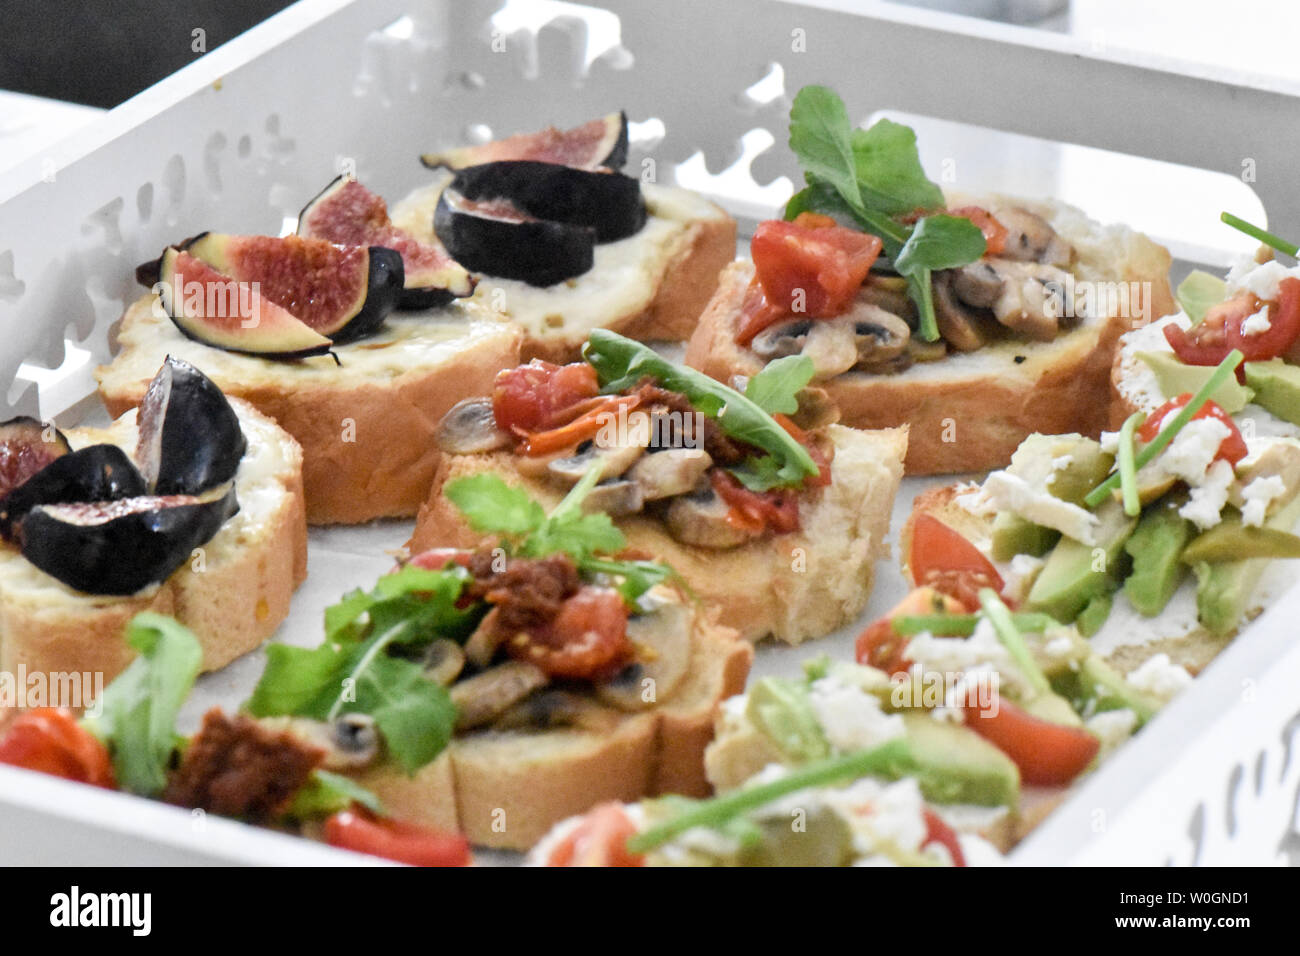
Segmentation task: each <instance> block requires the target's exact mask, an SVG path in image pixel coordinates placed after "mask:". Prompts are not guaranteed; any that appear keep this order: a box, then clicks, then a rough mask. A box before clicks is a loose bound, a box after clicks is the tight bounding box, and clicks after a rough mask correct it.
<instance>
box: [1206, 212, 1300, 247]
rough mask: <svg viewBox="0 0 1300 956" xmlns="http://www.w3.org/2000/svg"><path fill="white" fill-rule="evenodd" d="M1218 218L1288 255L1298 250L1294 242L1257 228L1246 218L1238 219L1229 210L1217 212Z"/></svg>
mask: <svg viewBox="0 0 1300 956" xmlns="http://www.w3.org/2000/svg"><path fill="white" fill-rule="evenodd" d="M1219 219H1220V221H1222V222H1225V223H1227V224H1228V225H1229V226H1231V227H1232V228H1233V229H1236V230H1238V231H1239V232H1244V233H1245V234H1246V235H1248V236H1250V237H1251V238H1252V239H1258V240H1259V241H1260V242H1262V243H1264V245H1266V246H1271V247H1272V248H1274V249H1276V250H1277V251H1278V252H1283V253H1286V254H1287V255H1288V256H1292V257H1294V256H1295V255H1296V253H1297V252H1300V246H1297V245H1296V244H1295V243H1294V242H1287V241H1286V240H1285V239H1282V238H1280V237H1278V236H1275V235H1273V233H1271V232H1267V231H1266V230H1263V229H1261V228H1259V226H1252V225H1251V224H1250V223H1248V222H1246V220H1244V219H1239V218H1238V217H1236V216H1234V215H1233V214H1232V213H1230V212H1223V213H1219Z"/></svg>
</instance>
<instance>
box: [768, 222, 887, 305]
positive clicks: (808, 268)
mask: <svg viewBox="0 0 1300 956" xmlns="http://www.w3.org/2000/svg"><path fill="white" fill-rule="evenodd" d="M880 249H881V242H880V239H879V238H878V237H877V236H872V235H869V234H867V233H865V232H858V231H857V230H855V229H846V228H845V227H844V226H838V225H831V226H826V225H821V224H818V225H815V226H813V227H812V228H809V227H808V226H805V225H800V224H799V223H797V222H783V221H781V220H779V219H770V220H768V221H766V222H763V223H760V224H759V227H758V229H757V230H755V232H754V238H753V240H752V241H751V242H750V254H751V255H752V256H753V259H754V271H755V274H756V275H757V276H758V281H759V284H760V285H761V286H762V287H763V296H764V298H766V299H767V301H768V302H769V303H771V304H772V305H775V306H778V307H780V308H782V309H784V310H785V312H786V314H790V313H794V314H798V315H807V316H808V317H809V318H814V319H817V318H827V317H829V316H834V315H839V314H840V313H842V312H844V311H845V310H846V309H848V307H849V305H850V303H852V301H853V297H854V296H855V295H857V292H858V289H859V288H860V287H861V286H862V281H863V280H864V279H865V278H866V277H867V272H868V271H870V269H871V264H872V263H873V262H875V261H876V257H877V256H879V255H880Z"/></svg>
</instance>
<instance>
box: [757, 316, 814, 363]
mask: <svg viewBox="0 0 1300 956" xmlns="http://www.w3.org/2000/svg"><path fill="white" fill-rule="evenodd" d="M812 327H813V320H812V319H786V320H785V321H784V322H777V323H776V324H774V325H769V326H768V327H767V328H765V329H764V330H763V331H762V332H759V333H758V335H756V336H754V341H753V342H751V343H750V345H749V347H750V348H751V349H753V350H754V353H755V354H756V355H758V356H760V357H761V358H765V359H777V358H784V357H785V356H787V355H798V354H799V353H800V352H802V351H803V346H804V342H805V341H806V340H807V338H808V333H809V332H810V331H811V330H812Z"/></svg>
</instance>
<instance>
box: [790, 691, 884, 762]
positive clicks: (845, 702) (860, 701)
mask: <svg viewBox="0 0 1300 956" xmlns="http://www.w3.org/2000/svg"><path fill="white" fill-rule="evenodd" d="M808 699H809V702H810V703H811V704H812V709H813V713H815V714H816V715H817V722H818V723H819V724H821V726H822V729H823V730H824V731H826V739H827V740H828V741H829V742H830V745H831V746H832V747H834V748H835V749H836V750H837V751H839V752H841V753H848V752H850V751H853V750H866V749H868V748H871V747H875V746H878V745H879V744H883V743H885V742H886V741H888V740H892V739H894V738H895V737H901V736H902V734H903V718H902V716H900V715H899V714H887V713H885V712H884V711H883V710H882V709H881V707H880V701H879V700H878V699H877V698H876V697H875V696H873V695H872V694H868V693H866V692H864V691H863V690H862V689H861V688H859V687H854V686H852V685H849V684H845V683H842V682H841V681H838V680H836V679H835V678H834V677H823V678H821V680H818V681H814V682H813V685H812V687H810V688H809V691H808Z"/></svg>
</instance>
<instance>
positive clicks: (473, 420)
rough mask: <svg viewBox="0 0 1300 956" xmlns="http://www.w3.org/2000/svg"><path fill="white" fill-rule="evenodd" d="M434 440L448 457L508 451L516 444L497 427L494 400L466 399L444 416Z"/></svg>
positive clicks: (508, 434)
mask: <svg viewBox="0 0 1300 956" xmlns="http://www.w3.org/2000/svg"><path fill="white" fill-rule="evenodd" d="M434 440H435V441H437V443H438V447H439V448H441V449H442V450H443V451H445V452H447V453H448V454H451V455H475V454H479V453H481V452H486V451H496V450H497V449H498V448H505V447H507V446H508V445H510V444H512V443H513V442H514V436H513V435H511V434H510V432H508V431H505V430H504V429H502V428H498V427H497V420H496V416H495V415H494V414H493V413H492V399H490V398H467V399H464V400H463V401H459V402H457V403H456V404H455V405H453V406H452V407H451V409H450V410H449V411H448V412H447V414H446V415H443V416H442V421H440V422H438V428H437V430H436V431H435V432H434Z"/></svg>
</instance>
